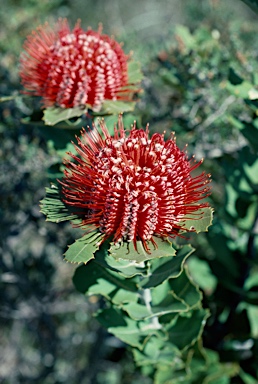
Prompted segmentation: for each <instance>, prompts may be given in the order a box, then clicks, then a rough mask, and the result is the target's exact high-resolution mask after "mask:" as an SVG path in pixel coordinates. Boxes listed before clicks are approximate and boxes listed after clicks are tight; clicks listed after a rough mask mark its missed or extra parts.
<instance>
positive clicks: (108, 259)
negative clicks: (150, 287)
mask: <svg viewBox="0 0 258 384" xmlns="http://www.w3.org/2000/svg"><path fill="white" fill-rule="evenodd" d="M95 261H96V262H97V263H99V264H100V265H101V266H103V267H105V268H108V269H111V270H112V271H116V272H117V273H119V274H120V275H121V276H123V277H126V278H128V277H129V278H130V277H133V276H135V275H142V276H146V275H147V273H148V267H147V266H145V265H144V266H139V264H135V262H133V261H127V260H115V259H114V258H113V257H112V256H110V255H109V254H108V252H106V253H105V254H103V252H100V251H98V252H96V254H95Z"/></svg>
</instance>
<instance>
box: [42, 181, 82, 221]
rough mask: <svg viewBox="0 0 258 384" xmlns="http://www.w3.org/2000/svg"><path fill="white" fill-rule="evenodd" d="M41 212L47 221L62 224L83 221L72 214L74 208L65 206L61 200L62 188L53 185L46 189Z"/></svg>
mask: <svg viewBox="0 0 258 384" xmlns="http://www.w3.org/2000/svg"><path fill="white" fill-rule="evenodd" d="M40 208H41V212H42V213H43V214H44V215H46V217H47V221H52V222H54V223H60V222H61V221H67V220H69V221H77V222H78V221H81V220H80V218H79V217H78V216H77V215H75V214H74V213H72V208H71V207H68V206H66V205H65V203H64V202H63V201H62V199H61V191H60V187H57V186H56V185H54V184H52V185H51V188H46V197H45V198H44V199H43V200H41V201H40Z"/></svg>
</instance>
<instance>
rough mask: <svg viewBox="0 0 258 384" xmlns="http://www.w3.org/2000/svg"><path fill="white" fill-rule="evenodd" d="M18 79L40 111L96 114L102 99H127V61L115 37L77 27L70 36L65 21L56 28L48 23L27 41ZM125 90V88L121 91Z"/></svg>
mask: <svg viewBox="0 0 258 384" xmlns="http://www.w3.org/2000/svg"><path fill="white" fill-rule="evenodd" d="M24 49H25V52H24V53H23V54H22V55H21V60H20V76H21V82H22V85H23V86H24V88H25V91H24V92H25V93H27V94H32V95H34V96H41V97H42V104H43V107H51V106H58V107H61V108H73V107H77V106H80V105H85V104H87V105H89V106H90V107H91V108H92V109H94V110H96V111H97V110H99V109H100V107H101V104H102V102H103V101H104V100H118V99H119V100H130V99H131V96H132V91H130V90H129V89H128V90H127V89H126V86H127V85H128V75H127V62H128V59H129V56H127V55H125V53H124V51H123V50H122V48H121V45H120V44H119V43H118V42H116V41H115V40H114V39H113V38H111V37H109V36H107V35H103V34H102V33H101V27H100V28H99V30H98V31H97V32H95V31H92V30H91V29H89V30H87V31H84V30H83V29H82V28H81V27H80V22H77V24H76V25H75V27H74V29H73V30H72V31H71V30H70V28H69V25H68V22H67V20H66V19H60V20H59V21H58V23H57V24H56V27H55V29H52V28H50V26H49V25H48V24H47V23H46V24H45V25H43V26H39V27H38V29H37V30H36V31H33V32H32V33H31V35H29V36H28V37H27V40H26V41H25V43H24ZM121 88H123V89H121Z"/></svg>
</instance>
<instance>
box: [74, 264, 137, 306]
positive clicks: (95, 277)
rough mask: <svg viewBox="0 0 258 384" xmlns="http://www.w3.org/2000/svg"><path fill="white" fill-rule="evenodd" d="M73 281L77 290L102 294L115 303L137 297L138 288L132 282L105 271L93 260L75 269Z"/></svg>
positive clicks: (132, 299)
mask: <svg viewBox="0 0 258 384" xmlns="http://www.w3.org/2000/svg"><path fill="white" fill-rule="evenodd" d="M73 283H74V285H75V287H76V289H77V290H78V291H79V292H82V293H84V294H88V295H102V296H104V297H106V298H107V299H108V300H110V301H112V302H113V303H114V304H115V305H121V304H123V303H127V302H134V301H137V298H138V293H137V292H138V290H137V288H136V285H135V283H134V282H132V281H131V280H130V279H124V278H123V277H120V276H119V275H118V274H117V273H112V272H109V271H107V270H106V269H105V268H102V267H101V266H100V265H98V264H97V263H96V262H95V260H91V261H90V262H89V263H88V264H87V265H82V266H80V267H78V268H77V269H76V271H75V273H74V276H73Z"/></svg>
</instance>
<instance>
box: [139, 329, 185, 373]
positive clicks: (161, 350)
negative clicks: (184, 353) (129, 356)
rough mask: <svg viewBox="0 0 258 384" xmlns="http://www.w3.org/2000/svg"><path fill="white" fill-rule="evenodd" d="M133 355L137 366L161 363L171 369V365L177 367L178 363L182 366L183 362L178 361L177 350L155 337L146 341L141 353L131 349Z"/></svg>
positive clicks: (179, 356)
mask: <svg viewBox="0 0 258 384" xmlns="http://www.w3.org/2000/svg"><path fill="white" fill-rule="evenodd" d="M133 355H134V359H135V361H136V364H137V365H139V366H143V365H148V364H151V365H156V364H157V363H160V364H162V363H163V364H168V365H169V366H170V367H171V366H173V365H176V366H178V365H179V363H181V364H183V362H182V361H180V360H181V353H180V351H179V350H178V348H177V347H176V346H175V345H173V344H171V343H168V342H167V341H166V340H162V339H158V338H157V337H156V336H152V337H151V338H150V339H149V340H148V341H147V343H146V344H145V346H144V349H143V351H139V350H138V349H133Z"/></svg>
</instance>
